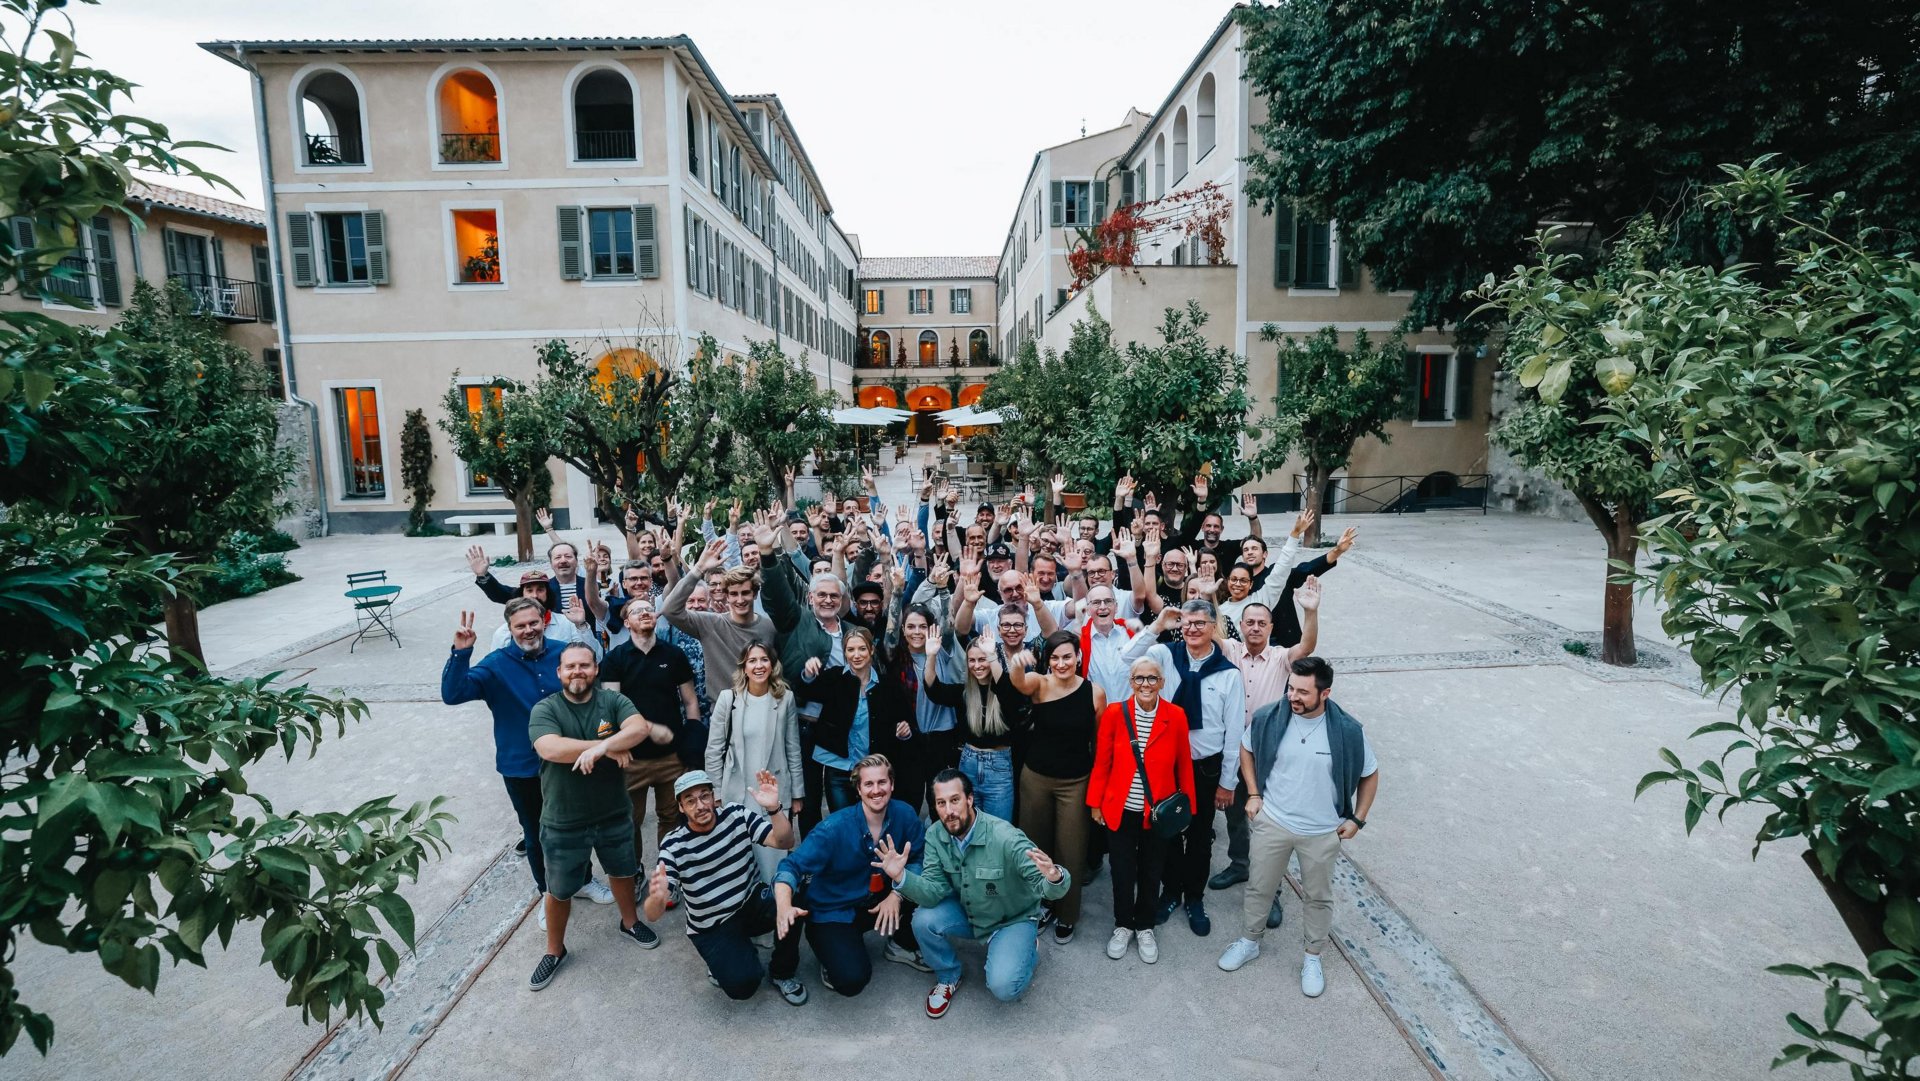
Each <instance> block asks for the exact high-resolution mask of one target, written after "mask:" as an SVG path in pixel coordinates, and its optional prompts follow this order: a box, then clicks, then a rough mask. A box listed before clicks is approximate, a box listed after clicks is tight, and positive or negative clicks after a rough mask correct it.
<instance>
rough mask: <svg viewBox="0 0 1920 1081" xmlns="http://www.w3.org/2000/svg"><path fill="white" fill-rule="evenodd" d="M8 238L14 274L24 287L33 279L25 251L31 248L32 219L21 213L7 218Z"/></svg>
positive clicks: (31, 268) (30, 263) (21, 286)
mask: <svg viewBox="0 0 1920 1081" xmlns="http://www.w3.org/2000/svg"><path fill="white" fill-rule="evenodd" d="M7 225H8V237H7V238H8V239H9V240H11V241H12V242H13V253H14V259H15V260H16V262H15V263H14V267H13V269H14V274H15V276H17V277H18V278H19V279H20V288H22V289H25V288H26V287H27V286H28V284H29V283H31V282H32V281H33V262H32V260H30V259H28V258H26V253H27V252H30V251H32V250H33V219H32V218H29V217H27V216H25V215H23V214H19V215H15V216H14V217H12V218H9V219H7Z"/></svg>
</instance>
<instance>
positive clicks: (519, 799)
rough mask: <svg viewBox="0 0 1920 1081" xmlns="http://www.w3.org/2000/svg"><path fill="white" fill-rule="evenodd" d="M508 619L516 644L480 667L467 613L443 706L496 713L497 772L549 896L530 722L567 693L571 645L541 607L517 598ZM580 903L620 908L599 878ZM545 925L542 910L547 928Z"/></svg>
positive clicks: (447, 671)
mask: <svg viewBox="0 0 1920 1081" xmlns="http://www.w3.org/2000/svg"><path fill="white" fill-rule="evenodd" d="M506 615H507V633H508V634H510V635H511V636H512V641H510V642H508V643H507V644H506V645H505V646H503V647H501V648H499V649H496V650H494V651H493V652H491V653H489V654H487V655H486V656H484V657H482V658H480V660H479V662H478V663H474V662H473V644H474V641H475V638H476V636H475V635H474V631H473V613H472V612H462V613H460V628H459V629H458V630H456V631H454V632H453V655H452V656H450V657H448V658H447V666H446V667H445V668H444V669H442V670H441V672H440V700H441V701H442V702H445V703H446V704H447V705H449V706H457V705H459V704H460V703H462V702H472V701H476V700H479V701H484V702H485V703H486V704H487V709H488V710H490V711H491V712H492V713H493V768H494V769H496V770H498V771H499V773H500V779H501V780H502V781H504V782H506V786H507V798H508V799H509V800H511V801H512V802H513V813H514V815H515V816H516V817H518V818H519V819H520V832H521V836H522V837H523V838H524V839H525V842H526V846H527V866H528V867H529V868H531V869H532V870H533V884H534V886H535V887H536V888H538V890H539V891H540V892H541V893H542V894H544V893H546V892H547V864H546V855H545V853H543V852H542V851H541V850H540V810H541V801H540V756H539V755H538V754H536V753H534V750H533V741H532V740H531V739H529V738H527V720H528V718H529V717H530V716H531V715H532V713H533V707H534V706H535V704H537V703H538V702H539V701H540V700H541V699H542V698H545V697H547V696H548V695H552V694H559V693H560V651H561V650H563V649H565V648H566V647H567V643H566V642H565V641H564V640H562V639H559V638H549V637H548V636H547V619H546V613H545V611H544V610H543V609H542V607H541V605H540V602H539V601H536V600H533V599H531V598H527V597H516V598H514V599H513V600H510V601H508V602H507V611H506ZM575 896H577V897H585V898H587V899H588V900H590V901H593V902H594V903H596V904H603V905H610V904H612V903H613V891H612V890H610V889H608V888H607V885H606V883H604V882H599V881H596V880H595V879H593V878H592V877H589V878H588V879H587V884H586V885H585V886H584V887H582V888H581V890H580V892H579V893H578V894H575ZM546 920H547V916H546V909H545V907H544V906H542V908H541V910H540V925H541V927H543V928H544V927H545V926H546Z"/></svg>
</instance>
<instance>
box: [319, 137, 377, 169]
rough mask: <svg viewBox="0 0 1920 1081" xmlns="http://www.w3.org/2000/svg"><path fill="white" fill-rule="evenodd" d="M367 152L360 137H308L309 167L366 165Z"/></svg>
mask: <svg viewBox="0 0 1920 1081" xmlns="http://www.w3.org/2000/svg"><path fill="white" fill-rule="evenodd" d="M366 163H367V154H366V151H365V150H363V149H361V147H360V137H359V136H358V135H309V136H307V164H308V165H365V164H366Z"/></svg>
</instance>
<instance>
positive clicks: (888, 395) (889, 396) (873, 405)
mask: <svg viewBox="0 0 1920 1081" xmlns="http://www.w3.org/2000/svg"><path fill="white" fill-rule="evenodd" d="M857 400H858V401H859V403H860V408H862V409H898V408H900V396H899V395H898V394H895V393H894V392H893V388H892V387H861V388H860V394H859V397H858V399H857Z"/></svg>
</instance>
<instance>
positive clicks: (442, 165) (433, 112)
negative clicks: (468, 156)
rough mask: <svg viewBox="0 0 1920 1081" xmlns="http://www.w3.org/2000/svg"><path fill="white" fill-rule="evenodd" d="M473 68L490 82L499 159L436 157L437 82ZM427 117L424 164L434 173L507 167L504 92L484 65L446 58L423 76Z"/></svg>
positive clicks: (496, 78)
mask: <svg viewBox="0 0 1920 1081" xmlns="http://www.w3.org/2000/svg"><path fill="white" fill-rule="evenodd" d="M467 70H472V71H477V72H479V73H480V74H482V75H485V76H486V77H487V78H488V79H490V80H492V81H493V116H494V121H495V123H496V125H497V126H498V127H499V129H500V130H499V131H498V132H496V133H494V134H495V136H496V137H497V138H498V139H499V140H500V160H499V161H451V162H443V161H441V160H440V135H441V132H440V82H441V80H443V79H445V78H446V77H447V76H448V75H451V74H452V73H454V72H456V71H467ZM427 119H428V120H430V121H431V122H432V123H431V126H430V130H428V132H427V165H428V167H429V168H431V169H432V170H433V171H434V172H436V173H448V172H452V173H471V172H484V171H486V170H489V169H491V170H495V171H498V170H502V169H505V168H507V166H508V162H507V94H506V89H505V84H504V83H502V82H501V81H500V76H499V75H498V74H497V73H496V72H495V71H494V70H493V69H492V68H490V67H488V66H486V65H485V64H482V63H478V62H477V61H476V62H470V61H463V60H450V61H448V62H447V63H445V64H442V65H440V66H439V67H437V68H435V69H434V71H433V75H432V76H430V77H429V78H428V79H427Z"/></svg>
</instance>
